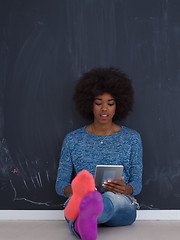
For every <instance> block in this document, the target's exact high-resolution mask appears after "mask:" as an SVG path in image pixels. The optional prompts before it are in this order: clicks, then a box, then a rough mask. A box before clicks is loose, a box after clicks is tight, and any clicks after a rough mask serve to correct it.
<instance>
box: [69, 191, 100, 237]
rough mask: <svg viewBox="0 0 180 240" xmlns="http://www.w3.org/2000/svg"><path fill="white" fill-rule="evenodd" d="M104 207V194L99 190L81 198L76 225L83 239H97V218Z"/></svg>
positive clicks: (76, 229)
mask: <svg viewBox="0 0 180 240" xmlns="http://www.w3.org/2000/svg"><path fill="white" fill-rule="evenodd" d="M103 208H104V206H103V200H102V196H101V194H100V193H99V192H98V191H94V192H91V193H89V194H88V195H86V196H85V197H84V198H83V199H82V200H81V203H80V205H79V216H78V218H77V220H76V222H75V226H74V227H75V231H76V232H77V233H79V235H80V236H81V239H82V240H96V238H97V218H98V216H99V215H100V214H101V212H102V211H103Z"/></svg>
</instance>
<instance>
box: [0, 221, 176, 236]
mask: <svg viewBox="0 0 180 240" xmlns="http://www.w3.org/2000/svg"><path fill="white" fill-rule="evenodd" d="M0 239H2V240H75V239H77V238H76V237H75V236H73V235H72V234H71V233H70V232H69V229H68V225H67V223H66V222H65V221H0ZM114 239H115V240H116V239H117V240H118V239H120V240H121V239H122V240H141V239H142V240H177V239H180V221H136V222H135V223H134V224H133V225H132V226H126V227H114V228H112V227H99V228H98V238H97V240H114Z"/></svg>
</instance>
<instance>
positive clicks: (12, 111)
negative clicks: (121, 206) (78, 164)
mask: <svg viewBox="0 0 180 240" xmlns="http://www.w3.org/2000/svg"><path fill="white" fill-rule="evenodd" d="M179 9H180V2H179V1H178V0H173V1H167V0H148V1H144V0H136V1H134V0H111V1H109V0H61V1H59V0H54V1H50V0H49V1H48V0H33V1H24V0H15V1H14V0H11V1H10V0H4V1H3V0H1V1H0V196H1V197H0V209H5V210H6V209H7V210H8V209H62V207H63V202H64V200H65V198H63V197H59V196H57V194H56V192H55V181H56V173H57V167H58V162H59V155H60V149H61V144H62V141H63V138H64V136H65V134H67V133H68V132H70V131H72V130H74V129H77V128H79V127H81V126H83V125H84V124H87V122H85V121H84V120H83V119H82V118H81V117H80V116H79V115H78V113H77V112H76V110H75V106H74V103H73V102H72V93H73V87H74V85H75V83H76V81H77V79H78V78H79V77H80V76H81V74H82V73H83V72H85V71H88V70H90V69H91V68H93V67H109V66H115V67H120V68H121V69H123V71H124V72H126V73H127V74H128V75H129V76H130V78H131V79H132V80H133V85H134V88H135V101H136V102H135V105H134V111H133V112H132V113H131V114H130V115H129V117H128V118H127V119H126V121H124V122H123V123H121V124H124V125H126V126H128V127H130V128H134V129H136V130H137V131H139V132H140V134H141V136H142V140H143V147H144V171H143V190H142V193H141V194H140V195H139V196H137V198H138V201H139V203H140V205H141V208H142V209H180V187H179V182H180V160H179V159H180V148H179V136H180V124H179V122H180V111H179V109H180V94H179V88H180V81H179V78H180V67H179V66H180V14H179Z"/></svg>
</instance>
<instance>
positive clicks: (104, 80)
mask: <svg viewBox="0 0 180 240" xmlns="http://www.w3.org/2000/svg"><path fill="white" fill-rule="evenodd" d="M104 93H109V94H111V95H112V96H113V97H114V98H115V101H116V113H115V115H114V117H113V121H120V120H122V119H124V118H126V117H127V115H128V113H129V112H130V111H132V106H133V103H134V90H133V87H132V82H131V80H130V79H129V78H128V77H127V75H126V74H125V73H123V72H122V71H121V70H120V69H118V68H114V67H109V68H93V69H92V70H91V71H89V72H86V73H84V74H83V75H82V77H81V78H80V79H79V81H78V82H77V84H76V86H75V93H74V96H73V99H74V101H75V103H76V106H77V109H78V110H79V112H80V114H81V115H82V116H83V117H84V118H85V119H88V120H93V118H94V115H93V111H92V109H93V102H94V99H95V97H96V96H98V95H102V94H104Z"/></svg>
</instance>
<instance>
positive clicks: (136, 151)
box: [128, 134, 142, 196]
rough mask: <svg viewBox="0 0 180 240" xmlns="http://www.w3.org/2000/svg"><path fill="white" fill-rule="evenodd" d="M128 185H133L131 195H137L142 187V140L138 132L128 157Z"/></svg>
mask: <svg viewBox="0 0 180 240" xmlns="http://www.w3.org/2000/svg"><path fill="white" fill-rule="evenodd" d="M130 164H131V167H130V179H129V183H128V184H129V185H131V186H132V187H133V194H132V195H133V196H135V195H138V194H139V193H140V192H141V189H142V141H141V137H140V135H139V134H138V135H137V137H136V139H135V140H134V141H133V144H132V148H131V159H130Z"/></svg>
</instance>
